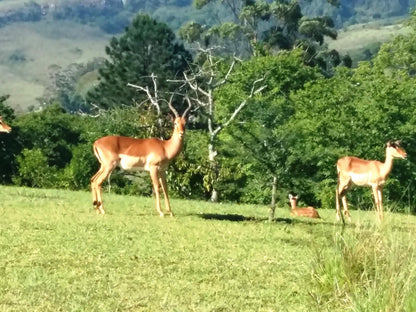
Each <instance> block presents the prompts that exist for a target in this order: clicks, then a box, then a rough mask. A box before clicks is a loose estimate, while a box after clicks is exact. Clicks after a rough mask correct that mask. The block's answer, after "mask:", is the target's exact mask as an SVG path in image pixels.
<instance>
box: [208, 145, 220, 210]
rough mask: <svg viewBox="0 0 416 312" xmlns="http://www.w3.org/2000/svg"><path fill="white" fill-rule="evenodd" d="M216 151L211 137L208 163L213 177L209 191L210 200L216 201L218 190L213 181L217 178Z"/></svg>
mask: <svg viewBox="0 0 416 312" xmlns="http://www.w3.org/2000/svg"><path fill="white" fill-rule="evenodd" d="M217 154H218V152H217V151H216V150H215V147H214V138H212V137H211V139H210V143H209V145H208V159H209V164H210V167H211V170H212V172H213V179H212V191H211V199H210V200H211V201H212V202H214V203H215V202H218V192H217V190H216V189H215V183H216V182H217V180H218V164H217V162H216V160H215V157H216V156H217Z"/></svg>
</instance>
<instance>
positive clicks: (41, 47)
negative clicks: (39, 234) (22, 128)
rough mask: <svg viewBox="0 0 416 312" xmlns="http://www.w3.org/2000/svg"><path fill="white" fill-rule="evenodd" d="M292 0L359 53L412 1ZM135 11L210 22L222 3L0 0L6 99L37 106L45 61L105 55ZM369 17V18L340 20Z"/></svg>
mask: <svg viewBox="0 0 416 312" xmlns="http://www.w3.org/2000/svg"><path fill="white" fill-rule="evenodd" d="M300 1H301V4H302V8H303V10H304V14H305V15H315V16H316V15H323V14H328V15H330V16H332V17H333V18H334V20H335V21H336V22H337V26H338V27H339V29H340V35H339V39H338V40H337V41H329V45H330V47H331V48H335V49H339V50H340V51H341V52H343V53H350V54H354V53H358V52H357V51H360V52H359V53H364V54H365V55H367V56H368V55H371V53H374V51H376V49H377V47H378V46H379V45H380V43H381V42H384V41H386V40H388V39H389V38H390V37H391V36H392V35H394V34H396V33H398V31H401V30H400V29H401V28H400V26H384V24H387V25H388V24H391V23H397V20H399V18H405V17H407V16H408V12H409V11H410V9H411V8H412V7H413V6H414V5H415V2H416V0H406V1H403V0H341V1H340V6H339V8H335V7H333V6H330V5H329V4H328V2H327V0H311V1H310V0H300ZM138 12H148V13H149V14H151V15H152V16H153V17H155V18H157V19H158V20H160V21H163V22H166V23H167V24H168V25H169V26H170V27H171V28H172V29H173V30H177V29H178V28H179V27H180V26H181V25H183V24H184V23H185V22H187V21H189V20H198V21H202V22H205V23H207V24H209V23H213V22H214V19H215V18H216V17H218V16H217V15H216V14H219V13H222V12H223V11H222V10H221V9H220V8H218V7H216V8H207V9H205V10H201V11H197V10H196V9H195V8H194V7H193V6H192V0H35V1H27V0H0V72H1V75H0V95H4V94H10V95H11V98H10V99H9V100H8V102H7V103H8V104H9V105H10V106H12V107H13V108H15V109H16V110H17V111H18V112H24V111H27V110H28V108H30V107H37V106H39V105H40V103H39V101H38V100H37V99H38V98H40V97H41V96H43V95H44V91H45V87H47V86H48V85H49V84H50V74H51V69H53V70H56V69H57V68H58V69H59V68H62V69H65V68H66V67H67V66H69V65H70V64H72V63H86V62H89V61H91V60H93V59H94V58H96V57H103V56H105V53H104V48H105V46H106V45H107V44H108V42H109V40H110V38H111V36H113V35H118V34H121V33H122V32H123V31H124V28H125V26H127V25H128V24H129V23H130V20H131V18H132V17H133V16H134V15H135V14H137V13H138ZM214 15H215V16H214ZM369 21H371V22H372V24H371V25H370V26H365V25H364V26H363V25H360V26H354V27H347V26H349V25H354V24H356V23H358V22H361V23H367V22H369ZM351 34H353V35H351ZM359 57H361V56H359ZM81 88H82V86H81Z"/></svg>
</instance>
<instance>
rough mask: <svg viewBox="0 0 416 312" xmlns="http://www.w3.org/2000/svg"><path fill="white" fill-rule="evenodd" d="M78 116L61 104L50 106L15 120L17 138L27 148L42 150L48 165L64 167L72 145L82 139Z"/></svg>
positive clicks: (70, 153)
mask: <svg viewBox="0 0 416 312" xmlns="http://www.w3.org/2000/svg"><path fill="white" fill-rule="evenodd" d="M78 118H79V117H78V116H75V115H69V114H67V113H66V112H65V111H64V110H63V109H62V108H61V107H60V106H59V105H58V104H55V105H50V106H47V107H46V108H45V109H43V110H42V111H40V112H34V113H30V114H26V115H23V116H21V117H20V118H18V119H17V120H16V125H17V127H18V137H17V138H16V140H18V141H19V142H20V144H21V146H23V147H24V148H26V149H29V150H31V149H39V150H41V151H42V153H43V155H45V156H46V159H47V161H48V165H49V166H56V167H57V168H64V167H65V166H66V165H67V164H68V163H69V161H70V160H71V157H72V152H71V149H72V147H73V146H75V145H77V144H78V143H79V142H80V129H79V128H78V127H77V119H78ZM77 128H78V129H77Z"/></svg>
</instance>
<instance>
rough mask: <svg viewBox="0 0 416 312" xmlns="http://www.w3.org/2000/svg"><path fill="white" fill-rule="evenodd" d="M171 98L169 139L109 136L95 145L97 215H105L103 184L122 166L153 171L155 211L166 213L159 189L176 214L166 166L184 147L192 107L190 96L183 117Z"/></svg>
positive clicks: (93, 194)
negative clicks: (172, 125) (171, 203)
mask: <svg viewBox="0 0 416 312" xmlns="http://www.w3.org/2000/svg"><path fill="white" fill-rule="evenodd" d="M172 98H173V96H172V97H171V98H170V100H169V102H168V106H169V108H170V110H171V111H172V112H173V114H174V115H175V118H174V127H173V133H172V135H171V137H170V138H169V139H168V140H162V139H159V138H141V139H137V138H132V137H126V136H118V135H110V136H105V137H102V138H99V139H98V140H96V141H95V142H94V144H93V151H94V155H95V157H96V158H97V160H98V162H99V163H100V168H99V169H98V171H97V173H96V174H95V175H94V176H93V177H92V178H91V192H92V199H93V207H94V208H95V210H96V212H97V214H105V210H104V206H103V200H102V194H101V185H102V183H103V182H104V181H105V180H106V179H107V177H109V176H110V174H111V173H112V171H113V170H114V169H115V168H116V167H117V166H120V167H121V168H122V169H124V170H134V169H143V170H145V171H148V172H149V173H150V177H151V181H152V186H153V191H154V194H155V199H156V211H157V212H158V213H159V215H160V216H161V217H163V216H164V213H163V212H162V210H161V205H160V194H159V191H160V188H161V189H162V191H163V195H164V199H165V207H166V212H167V213H168V214H169V215H170V216H172V217H173V216H174V214H173V212H172V209H171V205H170V201H169V195H168V185H167V182H166V169H167V167H168V165H169V163H170V162H171V161H172V160H173V159H174V158H175V157H176V156H178V155H179V153H180V152H181V150H182V146H183V139H184V135H185V125H186V114H187V113H188V111H189V110H190V108H191V102H190V100H189V99H188V98H187V101H188V104H189V105H188V107H187V108H186V110H185V111H184V112H183V114H182V116H180V115H179V114H178V112H177V110H176V109H175V108H174V107H173V106H172Z"/></svg>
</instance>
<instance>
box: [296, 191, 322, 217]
mask: <svg viewBox="0 0 416 312" xmlns="http://www.w3.org/2000/svg"><path fill="white" fill-rule="evenodd" d="M297 200H298V196H297V195H296V194H294V193H290V194H289V202H290V207H291V209H290V214H291V215H292V216H297V217H307V218H316V219H319V218H321V217H320V216H319V213H318V210H316V209H315V208H314V207H311V206H308V207H297Z"/></svg>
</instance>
